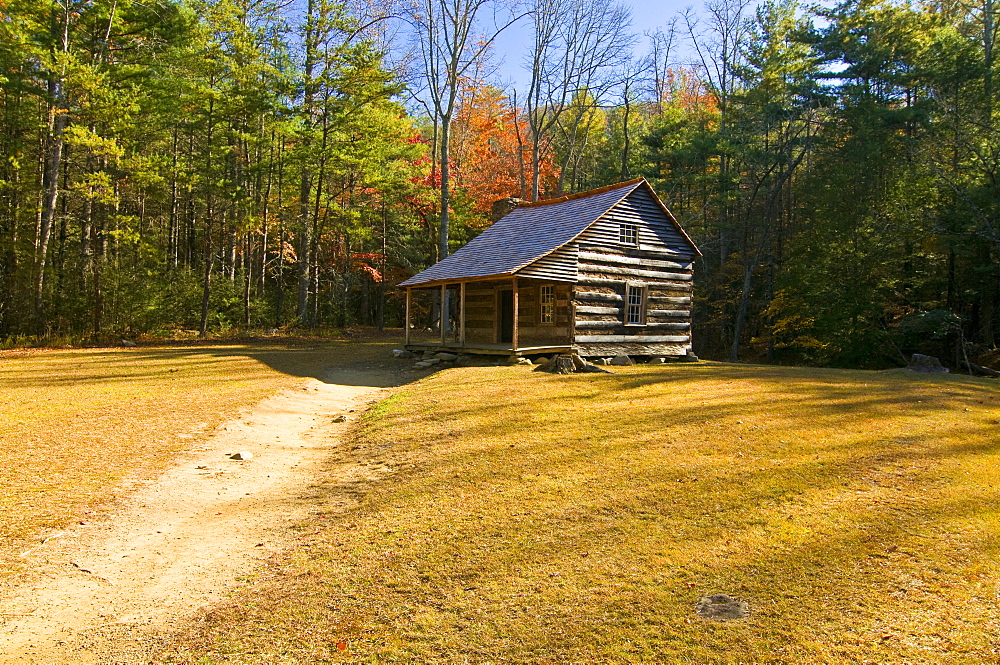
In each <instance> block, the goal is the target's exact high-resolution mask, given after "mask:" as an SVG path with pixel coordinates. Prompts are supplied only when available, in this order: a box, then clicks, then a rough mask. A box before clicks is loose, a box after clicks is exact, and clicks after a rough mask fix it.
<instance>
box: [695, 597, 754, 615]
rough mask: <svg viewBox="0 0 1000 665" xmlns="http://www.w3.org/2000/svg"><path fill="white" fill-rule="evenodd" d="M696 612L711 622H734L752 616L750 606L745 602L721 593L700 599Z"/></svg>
mask: <svg viewBox="0 0 1000 665" xmlns="http://www.w3.org/2000/svg"><path fill="white" fill-rule="evenodd" d="M695 612H696V613H697V614H698V616H700V617H702V618H703V619H709V620H710V621H732V620H734V619H745V618H746V617H748V616H750V606H749V605H748V604H747V602H746V601H745V600H740V599H739V598H733V597H732V596H727V595H725V594H721V593H720V594H716V595H713V596H703V597H701V598H699V599H698V605H697V607H696V608H695Z"/></svg>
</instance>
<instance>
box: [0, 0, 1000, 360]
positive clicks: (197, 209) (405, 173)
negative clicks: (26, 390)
mask: <svg viewBox="0 0 1000 665" xmlns="http://www.w3.org/2000/svg"><path fill="white" fill-rule="evenodd" d="M512 29H526V30H529V31H530V35H531V38H530V39H528V40H526V46H525V48H524V52H523V53H506V54H503V53H498V52H497V48H496V43H497V42H496V40H497V37H498V35H501V34H503V33H504V31H507V30H512ZM638 32H639V31H638V29H637V28H635V27H633V26H631V24H630V17H629V14H628V11H627V9H626V8H625V7H622V6H619V5H616V4H615V3H607V2H597V0H531V1H530V2H529V3H527V4H523V3H522V4H513V3H504V2H502V1H500V0H405V1H396V0H391V1H390V0H380V1H376V0H367V1H357V2H343V1H334V0H301V1H296V2H291V3H289V2H273V1H268V0H183V1H182V0H45V1H43V2H38V1H36V0H8V2H6V3H5V4H4V5H3V6H2V7H0V113H2V118H3V120H2V125H0V339H7V340H8V343H11V340H26V339H28V338H35V339H43V340H45V339H47V340H56V339H59V338H60V337H62V338H68V339H81V338H83V339H87V338H92V339H103V338H105V337H108V336H110V335H115V336H117V335H127V334H135V333H141V332H155V331H168V330H171V329H176V328H183V329H191V330H197V331H199V332H200V333H201V334H203V335H204V334H207V333H208V332H209V331H211V330H217V329H238V328H246V329H253V328H271V327H275V328H277V327H282V326H293V325H297V326H303V327H315V326H319V325H347V324H353V323H361V324H366V325H377V326H380V327H381V326H398V325H401V321H400V319H401V311H400V310H401V303H400V297H399V294H398V292H397V291H396V289H395V288H394V284H395V283H397V282H398V281H401V280H402V279H403V278H405V277H406V276H408V275H410V274H412V273H413V272H414V271H417V270H419V269H421V268H423V267H425V266H426V265H428V264H430V263H432V262H434V261H436V260H438V259H440V258H441V257H442V256H445V255H447V254H448V253H449V252H450V251H453V250H454V249H455V248H456V247H457V246H460V245H461V244H462V243H464V242H466V241H468V239H470V238H471V237H472V236H474V235H475V233H477V232H478V231H479V230H481V229H482V228H484V227H485V226H486V225H487V224H488V223H489V207H490V204H491V203H492V202H493V201H494V200H496V199H499V198H503V197H507V196H518V197H520V198H525V199H530V200H537V199H540V198H546V197H550V196H558V195H562V194H565V193H572V192H575V191H582V190H586V189H590V188H592V187H598V186H602V185H605V184H610V183H613V182H617V181H620V180H623V179H628V178H632V177H636V176H644V177H646V178H647V179H648V180H649V181H650V182H651V184H652V185H653V186H654V188H655V189H656V190H657V191H658V192H659V193H660V195H661V197H662V198H663V199H664V201H665V202H666V203H667V205H668V206H669V207H670V208H671V210H672V211H673V212H674V214H675V215H676V216H677V217H678V219H679V221H680V222H681V223H682V224H683V225H684V226H685V228H686V229H687V230H688V231H689V233H690V234H691V235H692V236H693V238H694V240H695V241H696V243H697V244H698V245H699V247H700V248H701V249H702V251H703V252H704V255H705V256H704V258H703V259H702V260H701V261H700V263H699V265H698V266H697V285H696V295H697V302H696V307H695V329H694V335H695V340H696V345H697V349H696V350H697V351H698V352H699V353H700V354H702V355H706V356H709V357H720V358H731V359H745V358H767V359H769V360H772V361H778V362H811V363H817V364H834V365H845V366H884V365H886V364H892V363H896V362H900V361H901V360H902V358H903V357H904V355H906V354H908V353H910V352H913V351H928V352H932V353H935V354H936V355H943V356H944V357H945V359H946V360H947V361H949V362H951V363H954V364H956V365H958V364H960V363H961V361H962V360H963V359H965V357H966V356H967V355H969V354H979V353H981V352H985V351H987V350H989V349H992V348H994V347H995V342H996V337H997V335H998V333H1000V270H998V267H1000V266H998V242H1000V232H998V230H997V227H996V225H997V224H998V221H997V219H996V216H997V213H998V209H1000V196H998V194H1000V192H998V187H1000V184H998V180H997V175H996V174H997V172H998V170H1000V168H998V167H1000V137H998V136H997V134H996V130H995V127H994V124H995V123H994V121H993V120H992V118H993V115H994V114H995V110H994V103H993V99H994V97H995V95H996V93H995V91H994V84H993V70H994V68H995V63H994V55H993V45H994V41H995V39H994V38H995V36H996V25H995V21H994V10H993V6H992V0H982V1H981V2H978V3H962V2H959V3H944V4H940V3H928V4H920V5H916V4H913V5H910V4H907V3H900V2H887V1H884V0H882V1H871V0H865V1H863V2H859V1H856V0H852V1H849V2H843V3H840V4H837V5H835V6H833V7H827V8H811V7H806V6H803V5H801V4H799V3H797V2H795V1H793V0H767V1H765V2H762V3H760V4H752V3H750V2H747V1H746V0H709V1H708V2H707V3H706V4H705V5H704V7H701V8H699V9H698V10H697V11H694V10H687V11H685V12H681V13H680V14H678V15H677V16H675V17H673V18H672V19H671V20H670V21H669V22H668V23H666V24H665V25H662V26H648V27H647V28H646V29H645V30H644V35H642V39H640V35H639V34H638ZM500 58H506V59H507V60H508V61H509V60H516V61H518V62H520V63H523V66H524V77H523V83H509V82H505V81H503V80H502V79H501V77H500V75H499V74H498V70H497V66H496V65H497V62H498V61H499V59H500Z"/></svg>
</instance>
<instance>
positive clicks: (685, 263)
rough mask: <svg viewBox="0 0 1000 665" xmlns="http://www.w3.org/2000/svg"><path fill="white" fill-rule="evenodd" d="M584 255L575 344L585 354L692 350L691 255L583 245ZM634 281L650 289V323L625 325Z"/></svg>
mask: <svg viewBox="0 0 1000 665" xmlns="http://www.w3.org/2000/svg"><path fill="white" fill-rule="evenodd" d="M615 244H617V243H615ZM579 257H580V263H579V278H578V281H577V285H576V290H575V294H574V300H573V304H574V309H575V312H576V319H575V328H576V334H575V337H574V346H576V347H578V349H579V350H580V352H581V354H582V355H588V356H603V355H617V354H619V353H625V354H628V355H684V354H686V353H687V352H688V351H689V350H690V348H691V296H692V287H693V279H694V273H693V264H692V262H691V260H690V259H687V258H685V257H676V256H670V255H669V254H666V253H664V252H663V251H656V250H646V249H639V248H634V247H624V246H621V245H620V244H618V246H614V245H612V244H607V245H603V244H602V245H596V244H581V245H580V252H579ZM629 283H632V284H642V285H644V286H645V288H646V310H645V325H641V326H640V325H625V288H626V285H627V284H629Z"/></svg>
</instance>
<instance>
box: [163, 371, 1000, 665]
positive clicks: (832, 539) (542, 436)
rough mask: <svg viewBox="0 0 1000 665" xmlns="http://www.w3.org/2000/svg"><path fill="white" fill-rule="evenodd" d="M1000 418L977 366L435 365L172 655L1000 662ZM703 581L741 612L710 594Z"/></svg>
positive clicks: (378, 419) (385, 409)
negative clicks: (905, 370)
mask: <svg viewBox="0 0 1000 665" xmlns="http://www.w3.org/2000/svg"><path fill="white" fill-rule="evenodd" d="M998 434H1000V385H998V384H997V383H995V382H990V381H987V380H980V379H973V378H968V377H957V376H918V377H914V376H906V375H901V374H894V373H875V372H859V371H839V370H817V369H801V368H778V367H754V366H733V365H724V364H714V363H700V364H697V365H667V366H636V367H630V368H616V374H614V375H589V374H588V375H574V376H555V375H547V374H541V373H532V372H530V371H529V370H527V369H525V368H521V367H509V368H507V367H505V368H464V369H451V370H445V371H442V372H439V373H437V374H434V375H432V376H429V377H427V378H426V379H423V380H421V381H420V382H418V383H415V384H411V385H410V386H408V387H407V388H405V389H403V390H401V391H400V392H398V393H397V394H396V395H395V396H394V397H393V398H391V399H389V400H387V401H386V402H384V403H382V404H381V405H380V406H379V407H377V408H376V409H375V410H373V411H372V412H371V413H370V414H369V415H368V417H367V418H366V420H365V421H364V422H363V423H362V424H361V425H360V426H359V427H358V429H357V431H356V433H355V441H354V443H353V445H352V446H350V447H346V448H345V449H344V450H343V451H342V452H341V453H340V454H339V455H338V456H337V457H335V458H333V459H331V461H330V466H329V481H328V482H327V484H326V486H325V488H324V489H323V495H324V497H325V498H324V499H323V500H322V501H321V502H320V504H318V506H317V513H316V515H315V516H314V518H313V519H312V520H311V521H310V522H309V523H306V524H303V525H302V526H301V529H302V531H301V539H300V547H297V548H295V549H294V550H292V551H290V552H289V553H287V555H286V556H285V557H284V558H283V559H281V560H279V561H276V562H274V565H273V566H272V569H271V570H269V571H268V572H267V573H265V574H262V575H260V576H259V577H258V578H257V579H255V580H253V582H252V584H251V586H250V587H249V588H248V589H247V590H245V591H244V592H243V595H242V596H240V597H238V598H234V599H233V601H232V603H231V604H229V605H228V606H225V607H222V608H220V609H217V610H215V611H213V612H211V613H209V614H207V615H205V616H203V617H202V618H201V620H200V621H199V622H198V623H197V625H196V626H195V627H193V628H192V629H191V630H190V632H189V633H187V634H185V635H182V636H180V637H179V638H178V640H177V641H176V642H175V643H174V644H172V645H171V646H170V647H169V648H167V649H166V650H165V651H164V652H163V653H162V654H161V655H160V657H159V660H160V662H199V663H286V662H288V663H291V662H295V663H319V662H447V663H464V662H470V663H486V662H491V663H501V662H522V663H566V662H578V663H591V662H602V663H604V662H611V663H634V662H650V663H653V662H656V663H757V662H760V663H764V662H767V663H820V662H821V663H862V662H876V663H904V662H905V663H986V662H998V661H1000V612H998V605H1000V595H998V592H1000V586H998V581H1000V556H998V555H1000V539H998V536H1000V512H998V511H1000V500H998V495H997V491H998V487H1000V464H998V462H1000V459H998V457H1000V438H998ZM716 593H725V594H730V595H732V596H735V597H737V598H740V599H743V600H745V601H746V602H747V603H748V604H749V606H750V610H751V614H750V616H749V617H748V618H746V619H742V620H737V621H732V622H727V623H722V622H711V621H707V620H704V619H701V618H700V617H698V616H696V614H695V611H694V610H695V605H696V603H697V601H698V599H699V598H700V597H702V596H705V595H709V594H716Z"/></svg>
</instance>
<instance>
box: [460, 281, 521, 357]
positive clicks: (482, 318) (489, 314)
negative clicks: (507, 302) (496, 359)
mask: <svg viewBox="0 0 1000 665" xmlns="http://www.w3.org/2000/svg"><path fill="white" fill-rule="evenodd" d="M504 285H506V286H507V288H510V282H500V281H496V282H470V283H468V284H466V285H465V307H466V314H465V341H466V343H467V344H494V343H495V342H496V330H497V316H496V310H497V289H499V288H500V287H502V286H504Z"/></svg>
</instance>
